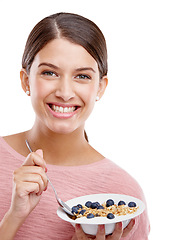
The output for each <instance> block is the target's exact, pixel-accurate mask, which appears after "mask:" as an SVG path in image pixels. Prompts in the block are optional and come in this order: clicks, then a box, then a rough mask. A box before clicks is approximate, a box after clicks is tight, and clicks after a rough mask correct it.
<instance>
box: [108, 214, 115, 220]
mask: <svg viewBox="0 0 174 240" xmlns="http://www.w3.org/2000/svg"><path fill="white" fill-rule="evenodd" d="M107 218H109V219H113V218H115V216H114V214H112V213H108V215H107Z"/></svg>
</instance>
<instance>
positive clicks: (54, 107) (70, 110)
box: [48, 104, 79, 113]
mask: <svg viewBox="0 0 174 240" xmlns="http://www.w3.org/2000/svg"><path fill="white" fill-rule="evenodd" d="M48 105H49V107H50V108H51V110H52V111H54V112H57V113H73V112H74V111H76V110H77V109H78V108H79V107H78V106H73V107H62V106H57V105H54V104H48Z"/></svg>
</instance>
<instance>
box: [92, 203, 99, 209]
mask: <svg viewBox="0 0 174 240" xmlns="http://www.w3.org/2000/svg"><path fill="white" fill-rule="evenodd" d="M98 206H100V203H99V202H93V203H92V204H91V208H92V209H95V208H97V207H98Z"/></svg>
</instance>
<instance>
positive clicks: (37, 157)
mask: <svg viewBox="0 0 174 240" xmlns="http://www.w3.org/2000/svg"><path fill="white" fill-rule="evenodd" d="M35 165H37V166H40V167H42V168H43V169H44V170H45V171H46V169H47V168H46V162H45V161H44V159H43V152H42V150H41V149H38V150H37V151H36V152H32V153H30V154H29V155H28V156H27V158H26V160H25V162H24V164H23V166H35Z"/></svg>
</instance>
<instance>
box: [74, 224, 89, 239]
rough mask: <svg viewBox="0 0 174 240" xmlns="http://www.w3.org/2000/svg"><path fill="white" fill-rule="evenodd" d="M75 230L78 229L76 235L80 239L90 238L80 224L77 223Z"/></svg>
mask: <svg viewBox="0 0 174 240" xmlns="http://www.w3.org/2000/svg"><path fill="white" fill-rule="evenodd" d="M75 231H76V236H77V239H78V240H87V239H88V238H87V237H86V235H85V233H84V231H83V230H82V228H81V226H80V224H76V225H75Z"/></svg>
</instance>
